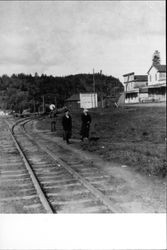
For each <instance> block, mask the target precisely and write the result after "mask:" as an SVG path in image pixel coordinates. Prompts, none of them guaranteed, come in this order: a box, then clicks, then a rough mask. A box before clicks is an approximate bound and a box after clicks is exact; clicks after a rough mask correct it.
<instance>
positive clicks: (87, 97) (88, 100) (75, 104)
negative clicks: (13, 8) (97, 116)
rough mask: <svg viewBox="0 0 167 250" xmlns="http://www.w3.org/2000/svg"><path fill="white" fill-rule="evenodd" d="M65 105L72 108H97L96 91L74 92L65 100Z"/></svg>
mask: <svg viewBox="0 0 167 250" xmlns="http://www.w3.org/2000/svg"><path fill="white" fill-rule="evenodd" d="M65 105H66V106H67V107H68V108H69V109H72V110H78V109H80V108H87V109H89V108H97V106H98V103H97V93H78V94H74V95H72V96H71V97H69V98H68V99H66V101H65Z"/></svg>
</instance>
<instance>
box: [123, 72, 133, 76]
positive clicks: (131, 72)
mask: <svg viewBox="0 0 167 250" xmlns="http://www.w3.org/2000/svg"><path fill="white" fill-rule="evenodd" d="M130 75H134V72H131V73H128V74H125V75H123V76H130Z"/></svg>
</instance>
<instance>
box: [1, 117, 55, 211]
mask: <svg viewBox="0 0 167 250" xmlns="http://www.w3.org/2000/svg"><path fill="white" fill-rule="evenodd" d="M26 120H27V119H26ZM22 121H23V120H22ZM24 121H25V120H24ZM5 122H6V123H7V125H8V126H9V131H10V134H11V136H12V139H13V141H14V143H15V145H16V148H17V149H18V151H19V153H20V155H21V157H22V159H23V161H24V164H25V166H26V169H27V171H28V173H29V175H30V178H31V180H32V182H33V184H34V187H35V189H36V191H37V194H38V196H39V198H40V201H41V203H42V205H43V206H44V208H45V210H46V212H47V213H52V214H53V213H55V212H54V211H53V209H52V207H51V205H50V203H49V202H48V200H47V198H46V196H45V194H44V192H43V190H42V188H41V186H40V183H39V181H38V178H37V176H36V175H35V173H34V172H33V170H32V168H31V165H30V163H29V161H28V159H27V157H26V155H25V154H24V152H23V150H22V148H21V146H20V144H19V142H18V140H17V139H16V137H15V135H14V127H15V126H16V125H18V124H19V123H20V122H21V121H18V122H16V123H15V124H14V125H12V127H11V125H10V124H9V122H8V121H7V120H5Z"/></svg>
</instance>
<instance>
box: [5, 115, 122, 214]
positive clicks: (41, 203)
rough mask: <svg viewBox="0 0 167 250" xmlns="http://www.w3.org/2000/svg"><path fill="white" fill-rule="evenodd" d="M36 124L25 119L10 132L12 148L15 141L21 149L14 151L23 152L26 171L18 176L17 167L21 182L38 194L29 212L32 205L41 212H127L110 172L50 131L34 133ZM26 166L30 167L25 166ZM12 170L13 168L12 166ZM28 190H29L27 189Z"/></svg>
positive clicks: (22, 157)
mask: <svg viewBox="0 0 167 250" xmlns="http://www.w3.org/2000/svg"><path fill="white" fill-rule="evenodd" d="M9 123H10V122H8V125H9ZM32 126H33V123H32V122H31V121H29V120H22V121H19V122H18V123H16V124H15V125H13V126H12V129H11V131H12V134H11V135H10V136H11V137H12V140H10V142H9V145H11V146H10V147H11V150H13V143H15V145H16V147H17V150H16V147H15V149H14V150H15V152H16V151H17V153H18V152H19V154H18V157H19V159H18V162H19V164H20V165H21V170H20V171H22V172H23V173H24V174H25V173H26V175H23V176H20V177H19V176H18V178H17V174H18V173H19V172H17V171H18V170H17V169H16V173H17V174H15V178H16V179H17V182H19V178H22V182H23V183H24V185H25V184H26V185H27V187H28V189H31V191H32V193H30V195H32V194H33V195H35V198H36V199H37V197H38V201H36V203H35V204H36V207H33V206H34V205H35V204H34V203H33V202H34V200H31V199H30V200H31V201H32V204H29V208H28V210H27V211H30V212H31V208H32V210H33V211H34V212H35V211H36V212H37V213H38V212H39V211H40V212H48V213H114V212H123V211H122V209H121V208H120V207H119V206H118V205H116V204H115V202H114V200H113V199H112V185H111V183H110V177H109V176H108V175H106V174H105V173H104V172H102V170H100V169H98V167H97V166H95V165H94V164H93V163H92V162H90V161H87V160H83V159H81V158H80V156H78V155H77V154H75V155H74V154H72V153H71V151H70V150H69V149H68V147H64V145H63V144H61V143H60V144H58V143H56V142H55V139H54V138H53V137H51V136H49V133H48V135H47V133H45V134H42V133H37V132H34V130H33V129H32ZM8 133H9V132H8ZM5 137H6V136H5ZM14 141H15V142H14ZM16 165H17V164H16ZM23 165H25V166H26V168H25V167H24V168H23ZM18 166H19V165H18ZM18 166H17V167H18ZM17 167H16V168H17ZM8 169H9V171H11V168H10V165H9V166H8ZM12 169H13V174H14V172H15V169H14V168H13V167H12ZM22 172H21V173H22ZM8 175H9V173H8ZM26 178H27V179H28V180H27V179H26ZM26 180H27V183H26ZM28 181H29V182H28ZM30 183H31V184H30ZM24 192H25V193H26V189H25V191H24ZM26 197H29V193H26ZM23 207H25V205H24V206H23ZM26 208H27V207H26Z"/></svg>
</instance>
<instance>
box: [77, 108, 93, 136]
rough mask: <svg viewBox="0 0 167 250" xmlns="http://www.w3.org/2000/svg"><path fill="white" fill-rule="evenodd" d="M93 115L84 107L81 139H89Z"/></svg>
mask: <svg viewBox="0 0 167 250" xmlns="http://www.w3.org/2000/svg"><path fill="white" fill-rule="evenodd" d="M91 120H92V119H91V116H90V114H88V110H87V109H84V110H83V113H82V114H81V121H82V125H81V133H80V134H81V141H83V140H84V138H86V139H89V129H90V123H91Z"/></svg>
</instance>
